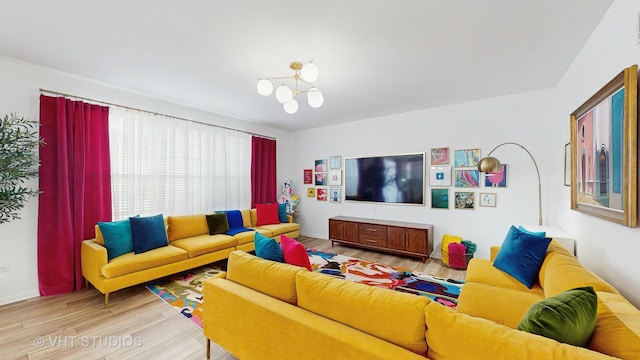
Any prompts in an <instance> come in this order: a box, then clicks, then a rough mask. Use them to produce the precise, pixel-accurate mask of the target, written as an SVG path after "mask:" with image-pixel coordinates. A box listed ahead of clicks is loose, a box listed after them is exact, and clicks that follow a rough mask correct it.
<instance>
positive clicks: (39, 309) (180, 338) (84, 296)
mask: <svg viewBox="0 0 640 360" xmlns="http://www.w3.org/2000/svg"><path fill="white" fill-rule="evenodd" d="M300 241H301V242H302V243H303V244H305V246H307V247H312V248H315V249H318V250H326V251H332V252H336V253H339V254H343V255H347V256H353V257H356V258H359V259H363V260H369V261H376V262H380V263H383V264H389V265H395V266H402V267H406V268H409V269H413V270H414V271H420V272H424V273H428V274H432V275H437V276H442V277H448V278H454V279H459V280H464V276H465V271H461V270H454V269H450V268H447V267H445V266H444V264H443V263H442V262H441V261H440V260H439V259H427V261H426V263H424V264H423V263H422V262H421V261H420V260H419V259H412V258H407V257H402V256H395V255H390V254H383V253H378V252H372V251H367V250H361V249H356V248H351V247H346V246H341V245H337V244H336V245H335V246H334V247H333V248H332V247H331V243H330V242H329V241H326V240H320V239H314V238H310V237H305V236H301V237H300ZM109 304H110V306H109V308H108V309H104V297H103V295H102V294H100V293H99V292H98V291H97V290H95V289H93V288H91V289H85V290H81V291H76V292H74V293H71V294H66V295H58V296H49V297H38V298H33V299H28V300H23V301H18V302H16V303H12V304H8V305H4V306H0V359H61V358H64V359H204V358H205V346H206V340H205V338H204V336H203V335H202V330H201V329H200V328H198V327H197V326H196V325H194V324H193V323H192V322H191V321H189V320H187V319H185V318H184V317H183V316H182V315H181V314H179V313H178V312H177V311H175V310H174V309H172V308H171V307H169V306H168V305H167V304H165V303H164V302H163V301H162V300H160V299H159V298H157V297H156V296H155V295H154V294H152V293H151V292H150V291H148V290H147V289H146V288H145V287H144V285H138V286H133V287H131V288H128V289H124V290H120V291H118V292H115V293H113V294H111V296H110V299H109ZM211 358H212V359H220V360H223V359H235V357H233V356H232V355H231V354H229V353H227V352H226V351H225V350H224V349H222V348H220V347H219V346H216V345H215V344H212V347H211Z"/></svg>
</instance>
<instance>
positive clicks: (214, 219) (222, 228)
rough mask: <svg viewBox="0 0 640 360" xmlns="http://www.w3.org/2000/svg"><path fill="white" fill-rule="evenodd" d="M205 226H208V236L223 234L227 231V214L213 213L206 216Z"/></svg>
mask: <svg viewBox="0 0 640 360" xmlns="http://www.w3.org/2000/svg"><path fill="white" fill-rule="evenodd" d="M206 216H207V225H208V226H209V235H216V234H224V233H226V232H227V231H229V221H228V220H227V214H225V213H215V214H210V215H206Z"/></svg>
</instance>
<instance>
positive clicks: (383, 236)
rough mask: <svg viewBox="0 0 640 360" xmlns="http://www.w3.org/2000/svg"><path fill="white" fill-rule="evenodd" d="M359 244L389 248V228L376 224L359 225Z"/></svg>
mask: <svg viewBox="0 0 640 360" xmlns="http://www.w3.org/2000/svg"><path fill="white" fill-rule="evenodd" d="M358 242H359V243H361V244H367V245H372V246H382V247H386V246H387V227H386V226H384V225H375V224H360V225H359V241H358Z"/></svg>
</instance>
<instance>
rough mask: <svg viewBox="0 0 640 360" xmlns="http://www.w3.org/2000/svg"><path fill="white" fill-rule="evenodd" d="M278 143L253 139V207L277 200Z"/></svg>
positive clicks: (263, 139) (257, 138)
mask: <svg viewBox="0 0 640 360" xmlns="http://www.w3.org/2000/svg"><path fill="white" fill-rule="evenodd" d="M276 190H277V185H276V141H275V140H273V139H266V138H263V137H258V136H253V137H252V138H251V207H252V208H254V207H255V206H256V204H266V203H274V202H276V200H277V191H276Z"/></svg>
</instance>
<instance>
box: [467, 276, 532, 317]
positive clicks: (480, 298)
mask: <svg viewBox="0 0 640 360" xmlns="http://www.w3.org/2000/svg"><path fill="white" fill-rule="evenodd" d="M541 300H544V296H543V295H542V293H540V294H534V293H530V292H526V291H517V290H512V289H506V288H504V289H501V288H497V287H494V286H490V285H485V284H480V283H475V282H465V284H464V286H463V287H462V291H461V292H460V297H458V306H457V310H458V311H459V312H461V313H464V314H467V315H471V316H476V317H481V318H483V319H488V320H491V321H495V322H496V323H498V324H501V325H505V326H508V327H510V328H512V329H515V328H516V327H517V326H518V324H519V323H520V321H521V320H522V318H523V317H524V315H525V314H526V313H527V310H529V308H530V307H531V305H533V304H535V303H537V302H539V301H541Z"/></svg>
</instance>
